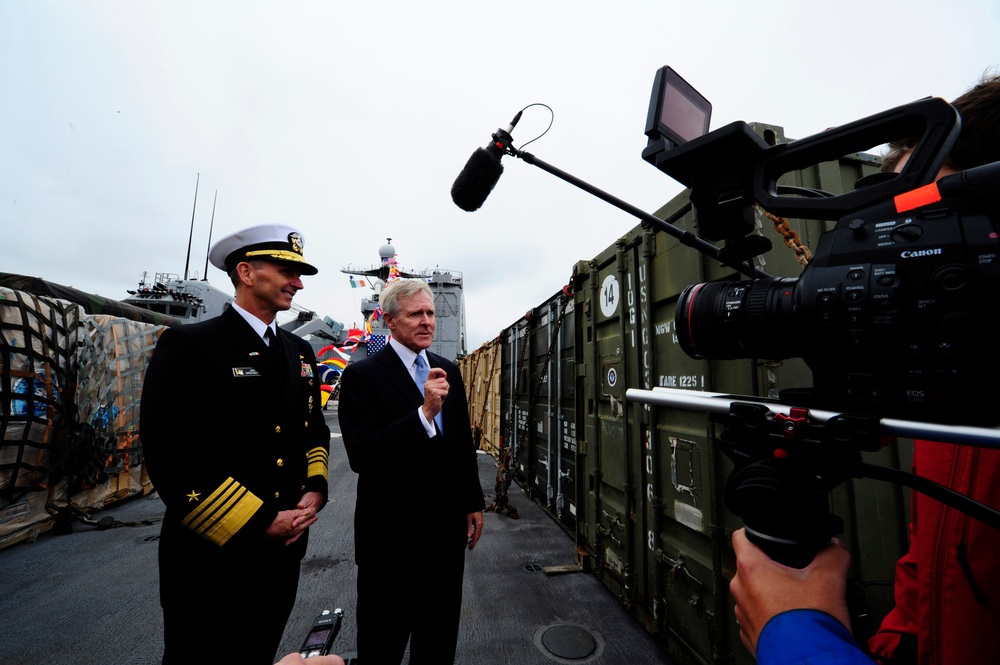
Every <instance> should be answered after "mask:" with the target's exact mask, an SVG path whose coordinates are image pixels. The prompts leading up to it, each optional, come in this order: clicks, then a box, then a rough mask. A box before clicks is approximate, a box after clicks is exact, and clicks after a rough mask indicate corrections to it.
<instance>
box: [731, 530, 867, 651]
mask: <svg viewBox="0 0 1000 665" xmlns="http://www.w3.org/2000/svg"><path fill="white" fill-rule="evenodd" d="M733 549H734V550H735V552H736V575H734V576H733V579H732V580H731V581H730V583H729V593H730V594H731V595H732V597H733V599H734V600H735V601H736V608H735V611H736V623H737V624H738V625H739V627H740V639H741V640H742V641H743V644H744V646H746V648H747V649H749V650H750V653H752V654H754V655H756V653H757V640H758V638H759V637H760V632H761V630H763V629H764V626H765V625H766V624H767V622H768V621H770V620H771V619H772V618H773V617H775V616H777V615H778V614H781V613H782V612H786V611H788V610H795V609H813V610H819V611H821V612H826V613H827V614H829V615H831V616H833V617H834V618H835V619H837V620H838V621H839V622H840V623H842V624H843V625H844V627H845V628H847V630H848V632H849V631H850V630H851V618H850V614H849V612H848V609H847V572H848V569H849V568H850V565H851V555H850V553H849V552H848V551H847V549H846V548H844V545H843V543H841V542H840V541H839V540H836V539H834V540H833V542H832V543H831V544H830V545H829V546H828V547H826V548H825V549H823V550H822V551H820V552H819V553H818V554H817V555H816V558H815V559H813V561H812V563H810V564H809V565H808V566H806V567H805V568H802V569H798V568H790V567H788V566H785V565H782V564H780V563H777V562H776V561H773V560H771V559H770V558H768V556H767V554H765V553H764V551H763V550H761V549H760V548H759V547H757V546H756V545H754V544H753V543H751V542H750V541H749V540H747V536H746V530H745V529H740V530H739V531H736V532H734V533H733Z"/></svg>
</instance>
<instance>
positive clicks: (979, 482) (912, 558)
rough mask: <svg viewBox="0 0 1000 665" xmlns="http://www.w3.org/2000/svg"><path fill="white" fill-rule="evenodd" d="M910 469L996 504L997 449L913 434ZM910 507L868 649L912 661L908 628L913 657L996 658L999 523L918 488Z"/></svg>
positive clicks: (934, 664)
mask: <svg viewBox="0 0 1000 665" xmlns="http://www.w3.org/2000/svg"><path fill="white" fill-rule="evenodd" d="M913 472H914V473H916V474H918V475H920V476H923V477H924V478H928V479H930V480H933V481H934V482H936V483H939V484H941V485H945V486H947V487H950V488H951V489H953V490H955V491H957V492H959V493H961V494H964V495H966V496H969V497H972V498H973V499H975V500H976V501H978V502H980V503H984V504H986V505H988V506H990V507H992V508H994V509H1000V449H996V448H985V447H975V446H964V445H957V444H948V443H935V442H932V441H916V442H915V443H914V455H913ZM911 507H912V521H911V522H910V527H909V528H910V551H909V553H907V554H906V555H905V556H903V557H902V558H901V559H900V560H899V561H898V562H897V564H896V579H895V599H896V607H895V609H893V610H892V611H891V612H890V613H889V614H888V615H887V616H886V618H885V619H884V620H883V621H882V625H881V627H880V628H879V631H878V632H877V633H876V634H875V635H874V636H873V637H872V638H871V640H869V643H868V645H869V648H870V649H871V652H872V656H873V657H875V658H876V659H877V660H879V661H880V662H885V663H893V662H914V661H913V660H912V659H908V658H907V657H906V656H905V655H903V651H905V650H906V643H907V641H910V643H911V644H912V639H913V636H915V637H916V648H917V661H916V662H918V663H919V665H951V664H953V663H954V664H959V663H960V664H961V665H969V664H970V663H987V662H994V663H995V662H1000V529H996V528H994V527H991V526H989V525H987V524H984V523H983V522H980V521H979V520H976V519H973V518H971V517H969V516H967V515H965V514H964V513H962V512H961V511H959V510H956V509H954V508H949V507H947V506H945V505H944V504H942V503H940V502H938V501H936V500H934V499H931V498H929V497H927V496H925V495H923V494H921V493H919V492H913V494H912V503H911ZM918 518H919V522H918ZM904 635H909V636H911V637H910V638H909V640H908V639H907V638H904V637H903V636H904ZM901 639H902V641H903V646H902V647H901V646H900V640H901Z"/></svg>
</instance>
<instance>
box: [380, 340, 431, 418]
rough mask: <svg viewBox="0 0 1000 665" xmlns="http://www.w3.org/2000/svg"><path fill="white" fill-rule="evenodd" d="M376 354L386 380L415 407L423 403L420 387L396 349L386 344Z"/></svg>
mask: <svg viewBox="0 0 1000 665" xmlns="http://www.w3.org/2000/svg"><path fill="white" fill-rule="evenodd" d="M378 355H379V356H380V357H381V360H382V367H383V370H384V372H385V377H386V380H387V381H386V382H387V383H388V384H389V385H391V386H392V387H393V388H394V389H395V390H397V391H399V394H400V395H401V396H402V397H403V399H405V400H406V401H407V402H409V403H411V404H413V407H414V408H416V407H418V406H420V405H421V404H423V402H424V398H423V396H422V395H421V394H420V389H419V388H417V384H416V383H415V382H414V381H413V377H412V376H410V371H409V370H408V369H407V368H406V365H404V364H403V360H402V358H400V357H399V354H398V353H396V349H394V348H392V346H391V345H389V344H386V347H385V348H384V349H382V350H381V351H379V353H378Z"/></svg>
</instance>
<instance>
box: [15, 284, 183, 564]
mask: <svg viewBox="0 0 1000 665" xmlns="http://www.w3.org/2000/svg"><path fill="white" fill-rule="evenodd" d="M164 328H165V326H163V325H159V324H154V323H144V322H139V321H135V320H132V319H127V318H122V317H118V316H113V315H107V314H98V315H90V314H87V313H86V312H85V310H84V308H83V307H81V306H80V305H78V304H75V303H71V302H69V301H66V300H61V299H57V298H52V297H49V296H45V295H37V294H33V293H27V292H24V291H17V290H13V289H9V288H6V287H0V547H5V546H7V545H12V544H14V543H17V542H21V541H24V540H33V539H34V538H36V537H37V536H38V535H39V534H41V533H43V532H44V531H47V530H48V529H50V528H52V526H53V521H54V516H55V515H56V514H57V513H59V512H62V511H68V512H67V513H66V514H68V515H69V516H71V517H72V516H77V515H85V514H87V513H89V512H91V511H94V510H99V509H101V508H104V507H105V506H106V505H107V504H109V503H112V502H114V501H118V500H120V499H124V498H126V497H129V496H133V495H136V494H145V493H147V492H149V491H150V490H151V489H152V486H151V484H150V482H149V479H148V477H147V476H146V475H145V470H144V467H143V464H142V461H143V460H142V447H141V443H140V439H139V400H140V397H141V392H142V382H143V379H144V377H145V369H146V365H147V363H148V362H149V358H150V356H151V354H152V351H153V348H154V347H155V345H156V340H157V339H158V337H159V334H160V332H161V331H162V330H163V329H164Z"/></svg>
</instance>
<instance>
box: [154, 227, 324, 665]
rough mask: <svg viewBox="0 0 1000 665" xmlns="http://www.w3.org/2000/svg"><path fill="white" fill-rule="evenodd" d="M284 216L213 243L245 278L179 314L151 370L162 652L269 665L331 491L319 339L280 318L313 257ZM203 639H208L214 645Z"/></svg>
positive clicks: (168, 662) (175, 659) (216, 259)
mask: <svg viewBox="0 0 1000 665" xmlns="http://www.w3.org/2000/svg"><path fill="white" fill-rule="evenodd" d="M302 246H303V243H302V237H301V235H300V234H299V232H298V231H296V230H295V229H293V228H290V227H287V226H281V225H266V226H257V227H252V228H249V229H244V230H243V231H239V232H237V233H234V234H232V235H230V236H227V237H225V238H223V239H222V240H220V241H219V242H218V243H216V244H215V246H214V247H213V248H212V250H211V251H210V252H209V259H210V260H211V262H212V265H214V266H216V267H218V268H220V269H222V270H225V271H226V272H227V273H228V274H229V276H230V279H231V280H232V282H233V285H234V286H235V288H236V297H235V302H234V303H233V305H232V306H231V307H230V308H229V309H227V310H226V311H225V312H224V313H223V314H222V315H220V316H218V317H216V318H214V319H210V320H208V321H205V322H202V323H196V324H190V325H182V326H177V327H173V328H168V329H166V330H164V331H163V333H162V335H161V336H160V339H159V341H158V343H157V345H156V349H155V350H154V352H153V356H152V358H151V360H150V363H149V366H148V367H147V369H146V378H145V382H144V384H143V391H142V401H141V405H140V427H141V434H140V436H141V439H142V445H143V452H144V455H145V464H146V469H147V471H148V473H149V478H150V480H151V481H152V483H153V486H154V488H155V489H156V491H157V492H158V493H159V495H160V498H161V499H162V500H163V502H164V503H165V504H166V508H167V509H166V513H165V515H164V519H163V526H162V529H161V532H160V543H159V569H160V604H161V606H162V607H163V624H164V626H163V628H164V654H163V663H164V664H165V665H172V664H177V663H183V664H185V665H189V664H190V663H197V662H205V660H206V659H209V660H210V659H211V658H212V657H214V656H211V653H212V651H211V649H213V648H216V649H218V650H219V654H220V655H223V656H225V659H226V660H228V661H230V662H234V663H240V664H241V665H250V664H254V663H257V664H260V665H271V663H273V662H274V656H275V652H276V651H277V648H278V645H279V644H280V642H281V637H282V633H283V632H284V629H285V623H286V622H287V620H288V616H289V614H290V612H291V610H292V606H293V605H294V603H295V595H296V591H297V589H298V581H299V567H300V562H301V560H302V558H303V556H304V555H305V552H306V546H307V541H308V528H309V526H310V525H311V524H313V523H314V522H315V521H316V514H317V513H318V512H319V511H320V509H322V508H323V506H324V505H325V503H326V500H327V473H328V460H329V447H330V430H329V428H328V427H327V425H326V421H325V419H324V416H323V413H322V410H321V408H320V404H321V401H320V381H319V374H318V371H317V368H316V357H315V354H314V352H313V350H312V347H310V346H309V344H308V343H307V342H306V341H305V340H303V339H302V338H300V337H298V336H296V335H293V334H291V333H289V332H287V331H284V330H281V329H280V328H278V327H277V326H276V325H275V316H276V314H277V313H278V312H279V311H283V310H287V309H289V308H290V307H291V304H292V298H293V296H294V295H295V294H296V293H297V292H298V291H299V289H301V288H303V284H302V280H301V279H300V275H312V274H315V273H316V272H317V271H316V268H314V267H313V266H311V265H310V264H308V263H306V261H305V259H304V258H303V256H302ZM206 647H208V649H207V650H206Z"/></svg>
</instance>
